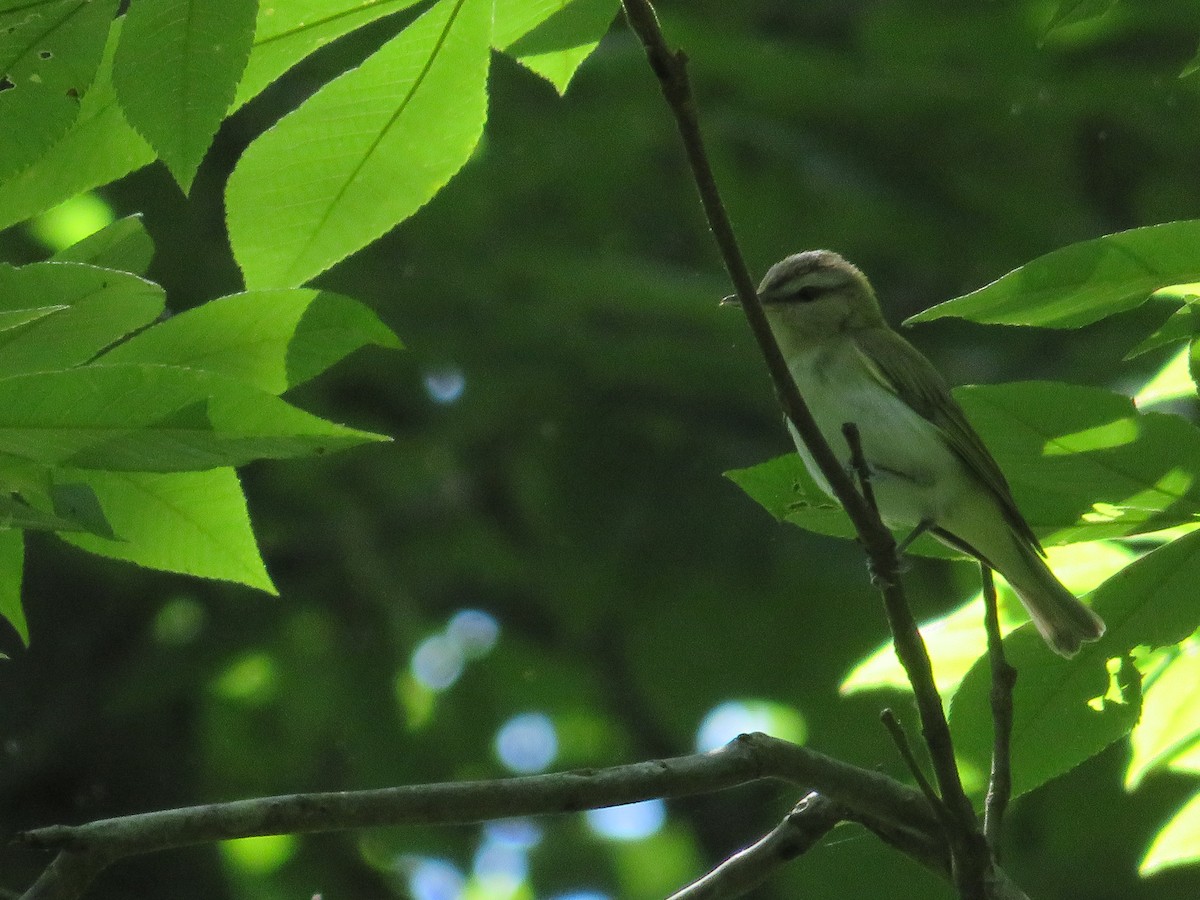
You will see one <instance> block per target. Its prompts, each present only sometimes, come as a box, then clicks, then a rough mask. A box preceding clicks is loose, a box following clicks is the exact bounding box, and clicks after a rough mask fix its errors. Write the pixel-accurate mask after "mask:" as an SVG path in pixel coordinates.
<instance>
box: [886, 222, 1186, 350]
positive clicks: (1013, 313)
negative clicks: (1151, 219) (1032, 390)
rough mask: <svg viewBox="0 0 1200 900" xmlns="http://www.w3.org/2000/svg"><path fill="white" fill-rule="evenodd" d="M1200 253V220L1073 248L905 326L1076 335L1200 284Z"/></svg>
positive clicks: (920, 315) (1138, 230) (1135, 231)
mask: <svg viewBox="0 0 1200 900" xmlns="http://www.w3.org/2000/svg"><path fill="white" fill-rule="evenodd" d="M1197 246H1200V221H1197V220H1192V221H1187V222H1170V223H1168V224H1165V225H1151V226H1148V227H1146V228H1135V229H1133V230H1132V231H1122V232H1118V233H1117V234H1110V235H1107V236H1105V237H1102V238H1097V239H1095V240H1091V241H1084V242H1083V243H1081V244H1072V245H1071V246H1069V247H1063V248H1061V249H1059V250H1055V251H1053V252H1052V253H1048V254H1046V255H1045V256H1040V257H1038V258H1037V259H1035V260H1033V261H1032V262H1030V263H1026V264H1025V265H1023V266H1021V267H1020V268H1019V269H1014V270H1013V271H1012V272H1009V273H1008V274H1007V275H1005V276H1004V277H1002V278H1000V279H998V280H996V281H993V282H992V283H991V284H989V285H987V286H986V287H982V288H980V289H979V290H977V291H974V292H972V293H970V294H966V295H965V296H962V297H957V298H955V299H953V300H947V301H946V302H945V303H939V304H938V305H937V306H934V307H932V308H930V309H927V310H925V311H924V312H922V313H918V314H917V315H915V316H912V317H910V318H909V319H908V320H907V321H906V322H905V324H906V325H911V324H914V323H917V322H930V321H933V320H934V319H941V318H944V317H946V316H957V317H959V318H962V319H970V320H971V321H973V322H985V323H993V324H1004V325H1041V326H1043V327H1048V328H1077V327H1079V326H1081V325H1087V324H1089V323H1091V322H1095V321H1098V320H1099V319H1103V318H1105V317H1106V316H1111V315H1113V314H1114V313H1118V312H1122V311H1124V310H1127V309H1132V308H1133V307H1135V306H1138V305H1139V304H1141V303H1142V302H1144V301H1145V300H1146V298H1147V297H1149V296H1150V295H1151V294H1152V293H1154V292H1155V291H1157V290H1158V289H1159V288H1161V287H1163V286H1165V285H1173V284H1184V283H1187V282H1193V281H1200V255H1198V254H1197V253H1196V247H1197Z"/></svg>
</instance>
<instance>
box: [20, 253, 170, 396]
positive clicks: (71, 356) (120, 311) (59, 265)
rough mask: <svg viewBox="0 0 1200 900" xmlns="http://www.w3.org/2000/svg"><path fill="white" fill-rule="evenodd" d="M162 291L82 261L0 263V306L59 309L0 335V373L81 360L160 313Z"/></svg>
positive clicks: (59, 366)
mask: <svg viewBox="0 0 1200 900" xmlns="http://www.w3.org/2000/svg"><path fill="white" fill-rule="evenodd" d="M164 302H165V301H164V293H163V289H162V288H161V287H159V286H158V285H157V284H154V283H153V282H150V281H146V280H145V279H143V278H139V277H138V276H137V275H132V274H130V273H128V272H115V271H113V270H111V269H99V268H96V267H95V266H89V265H84V264H82V263H64V262H44V263H32V264H30V265H28V266H22V267H21V268H19V269H15V268H13V267H12V266H8V265H3V264H0V310H3V309H9V308H12V307H13V306H14V305H16V304H22V305H24V304H31V305H34V306H42V307H45V306H51V305H60V306H62V307H63V308H62V309H60V310H57V311H55V312H52V313H50V314H48V315H45V316H40V317H37V318H35V319H33V320H31V321H29V322H27V323H25V324H24V325H21V326H19V327H15V328H10V329H8V330H7V331H4V332H2V333H0V377H2V376H4V375H19V374H21V373H24V372H39V371H46V370H50V369H64V368H67V367H69V366H75V365H79V364H81V363H85V362H87V361H88V360H90V359H91V358H92V357H94V356H95V355H96V354H97V353H99V352H100V351H101V350H103V349H104V348H106V347H108V346H109V345H110V344H112V343H113V342H114V341H116V340H118V339H120V338H122V337H124V336H125V335H126V334H128V333H129V332H131V331H133V330H135V329H137V328H141V327H142V326H143V325H146V324H148V323H150V322H153V321H154V319H155V318H156V317H157V316H158V315H159V314H160V313H161V312H162V311H163V306H164Z"/></svg>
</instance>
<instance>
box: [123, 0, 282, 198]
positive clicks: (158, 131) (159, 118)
mask: <svg viewBox="0 0 1200 900" xmlns="http://www.w3.org/2000/svg"><path fill="white" fill-rule="evenodd" d="M283 5H286V4H283ZM257 11H258V0H134V2H133V3H131V4H130V6H129V11H128V12H127V13H126V15H125V28H124V33H123V35H122V37H121V44H120V47H119V48H118V49H117V55H116V60H115V62H114V70H113V83H114V84H115V86H116V89H117V99H118V100H119V101H120V103H121V108H122V110H124V112H125V118H126V119H127V120H128V121H129V124H131V125H132V126H133V127H134V128H135V129H137V131H138V132H140V133H141V134H142V136H143V137H145V138H146V140H147V142H149V144H150V146H152V147H153V148H154V149H155V150H157V151H158V155H159V156H160V157H161V158H162V160H163V162H165V163H166V164H167V168H169V169H170V170H171V174H172V175H174V176H175V180H176V181H177V182H179V186H180V187H181V188H182V189H183V192H184V193H185V194H186V193H187V192H188V191H189V190H190V189H191V186H192V179H193V178H195V176H196V170H197V169H198V168H199V167H200V161H201V160H202V159H203V158H204V154H205V153H206V152H208V147H209V145H210V144H211V143H212V139H213V135H214V134H216V132H217V127H218V126H219V125H220V124H221V120H222V119H223V118H224V117H225V112H226V110H228V109H229V107H230V104H232V103H233V96H234V92H235V91H236V90H237V85H238V81H239V80H240V79H241V76H242V71H243V70H244V69H245V68H246V60H247V59H248V58H249V56H250V45H251V44H252V43H253V40H254V19H255V14H256V13H257Z"/></svg>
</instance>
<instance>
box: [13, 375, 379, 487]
mask: <svg viewBox="0 0 1200 900" xmlns="http://www.w3.org/2000/svg"><path fill="white" fill-rule="evenodd" d="M383 439H384V438H381V437H380V436H379V435H372V434H368V433H367V432H362V431H356V430H354V429H351V428H346V427H344V426H341V425H336V424H334V423H332V422H326V421H324V420H322V419H318V418H316V417H315V416H312V415H309V414H308V413H306V412H303V411H301V410H299V409H296V408H295V407H293V406H290V405H289V404H287V403H285V402H284V401H282V400H280V399H278V398H276V397H274V396H272V395H270V394H267V393H265V392H262V391H257V390H255V389H253V388H251V387H248V386H247V385H244V384H242V383H240V382H237V381H233V380H232V379H228V378H224V377H222V376H219V375H214V374H212V373H209V372H201V371H199V370H195V369H182V368H176V367H171V366H148V365H122V366H116V365H114V366H87V367H83V368H77V369H69V370H67V371H63V372H38V373H35V374H32V375H17V376H13V377H9V378H0V452H4V453H8V454H11V455H13V456H17V457H20V458H23V459H28V460H31V461H34V462H39V463H44V464H50V465H70V466H75V467H77V468H83V469H108V470H114V471H132V472H171V471H193V470H202V469H211V468H217V467H221V466H238V465H242V464H243V463H246V462H249V461H251V460H253V459H260V458H273V459H281V458H288V457H294V456H308V455H314V454H322V453H326V452H332V451H334V450H340V449H344V448H346V447H352V446H355V445H358V444H362V443H366V442H369V441H377V440H383Z"/></svg>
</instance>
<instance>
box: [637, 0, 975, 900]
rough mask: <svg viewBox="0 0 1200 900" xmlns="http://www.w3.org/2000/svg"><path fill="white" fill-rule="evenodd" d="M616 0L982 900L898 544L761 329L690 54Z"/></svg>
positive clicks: (641, 1)
mask: <svg viewBox="0 0 1200 900" xmlns="http://www.w3.org/2000/svg"><path fill="white" fill-rule="evenodd" d="M622 2H623V6H624V8H625V14H626V16H627V17H628V19H629V22H630V25H631V26H632V27H633V30H634V31H635V32H636V33H637V35H638V37H639V39H640V40H641V42H642V45H643V46H644V47H645V50H646V56H647V59H648V60H649V62H650V67H651V68H652V69H653V71H654V74H655V75H656V76H657V77H658V82H659V85H660V86H661V88H662V93H663V96H664V97H665V98H666V101H667V104H668V105H669V106H670V108H671V111H672V113H673V114H674V116H675V122H676V125H677V126H678V129H679V135H680V138H681V139H682V141H683V146H684V152H685V153H686V155H687V159H688V163H689V165H690V166H691V169H692V174H693V177H694V179H695V182H696V187H697V189H698V190H699V193H700V202H701V204H702V205H703V207H704V212H705V215H706V216H707V218H708V222H709V226H710V227H711V229H712V232H713V238H714V239H715V241H716V243H717V247H718V249H719V250H720V253H721V258H722V261H723V262H724V264H725V268H726V270H727V271H728V272H729V276H730V279H731V280H732V282H733V286H734V289H735V290H736V292H737V297H738V300H739V301H740V302H741V307H742V310H743V311H744V312H745V314H746V319H747V321H748V323H749V325H750V330H751V332H752V333H753V334H754V338H755V340H756V341H757V343H758V347H759V350H760V351H761V352H762V355H763V359H764V360H765V362H766V365H767V371H768V372H769V373H770V376H771V381H772V382H773V383H774V385H775V391H776V393H777V394H778V395H779V400H780V403H781V405H782V406H783V409H784V413H785V414H786V415H787V417H788V418H789V419H790V420H791V422H792V424H793V425H794V426H795V427H796V431H797V432H798V433H799V434H800V437H801V439H802V440H803V441H804V443H805V445H806V446H807V447H808V450H809V452H810V453H811V454H812V457H813V460H814V461H815V462H816V464H817V467H818V468H819V469H820V470H821V474H822V475H823V476H824V477H825V479H826V481H827V482H828V483H829V485H830V488H831V490H832V491H833V494H834V496H835V497H836V498H837V500H838V502H839V503H841V505H842V507H843V508H844V509H845V510H846V514H847V515H848V516H849V518H850V521H851V522H852V523H853V524H854V527H855V530H856V531H857V533H858V536H859V540H860V541H861V542H862V545H863V547H864V549H865V551H866V553H867V557H868V564H869V566H870V569H871V573H872V577H873V579H874V580H875V582H876V584H877V586H878V587H879V590H880V593H881V594H882V596H883V603H884V609H885V611H886V613H887V618H888V625H889V627H890V628H891V631H892V638H893V642H894V644H895V648H896V655H897V656H898V657H899V659H900V663H901V665H902V666H903V667H904V671H905V673H906V674H907V676H908V680H909V682H910V683H911V684H912V687H913V695H914V697H915V698H916V703H917V711H918V713H919V715H920V720H921V733H922V736H923V737H924V739H925V743H926V746H927V747H928V748H929V755H930V758H931V760H932V763H933V771H934V776H935V778H936V780H937V784H938V789H939V791H940V794H941V798H942V801H943V802H944V803H945V804H946V807H947V808H948V809H949V811H950V814H951V816H952V817H953V821H954V825H955V827H954V830H953V832H952V833H951V834H950V835H949V838H950V842H951V852H952V855H953V856H954V858H955V866H954V871H955V882H956V886H957V887H958V890H959V893H960V895H961V896H963V897H965V898H972V900H975V898H983V897H985V896H986V889H985V887H984V880H985V875H986V873H987V870H988V868H989V867H990V865H991V857H990V851H989V850H988V848H987V845H986V841H984V839H983V834H982V832H981V831H980V829H979V822H978V820H977V818H976V815H975V810H974V808H973V807H972V805H971V802H970V800H969V799H968V798H967V795H966V792H965V791H964V790H963V786H962V781H961V779H960V777H959V773H958V767H957V765H956V763H955V759H954V746H953V742H952V741H951V738H950V727H949V725H948V724H947V722H946V716H945V711H944V710H943V708H942V702H941V697H940V696H939V695H938V692H937V688H936V686H935V684H934V680H933V667H932V664H931V663H930V661H929V653H928V651H927V649H926V647H925V642H924V640H923V639H922V638H921V634H920V632H919V631H918V630H917V624H916V620H915V619H914V618H913V615H912V611H911V610H910V608H909V606H908V601H907V598H906V597H905V595H904V590H903V587H902V586H901V584H900V564H899V560H898V557H897V554H896V541H895V538H894V537H893V536H892V533H891V532H890V531H889V530H888V529H887V528H886V527H885V526H884V524H883V522H882V521H881V520H880V518H879V516H878V515H876V514H874V511H873V510H872V509H871V508H870V506H869V505H868V503H867V502H866V500H865V499H864V498H863V496H862V495H861V494H859V492H858V491H857V490H855V488H854V484H853V482H852V480H851V479H850V476H849V475H848V474H847V473H846V471H845V470H844V469H843V468H842V467H841V465H840V464H839V462H838V460H837V458H836V457H835V456H834V454H833V451H832V450H831V449H830V448H829V445H828V443H827V442H826V441H825V439H824V437H823V436H822V435H821V431H820V429H819V428H818V427H817V424H816V422H815V421H814V419H813V417H812V413H811V412H810V411H809V409H808V406H807V405H806V404H805V402H804V398H803V397H802V396H801V395H800V391H799V390H798V389H797V387H796V383H795V381H794V380H793V379H792V376H791V372H790V371H789V370H788V367H787V363H786V361H785V360H784V358H783V354H782V353H781V352H780V349H779V345H778V344H777V343H776V341H775V337H774V335H773V334H772V332H771V328H770V325H769V324H768V323H767V320H766V316H765V314H764V313H763V309H762V305H761V304H760V303H759V301H758V295H757V293H756V292H755V290H754V284H753V282H752V281H751V278H750V273H749V270H748V269H747V267H746V263H745V261H744V259H743V258H742V255H741V251H740V250H739V249H738V245H737V240H736V238H735V236H734V233H733V226H732V224H731V223H730V220H729V216H728V213H727V212H726V210H725V206H724V204H723V203H722V201H721V196H720V191H719V190H718V189H717V185H716V179H715V178H714V176H713V172H712V167H711V166H710V165H709V162H708V155H707V153H706V151H705V149H704V141H703V137H702V136H701V132H700V125H699V120H698V118H697V113H696V103H695V99H694V97H693V95H692V90H691V86H690V83H689V80H688V75H687V57H686V55H685V54H683V53H682V52H672V51H671V50H670V49H669V48H668V47H667V44H666V39H665V38H664V37H663V34H662V30H661V28H660V27H659V24H658V17H657V15H656V14H655V12H654V8H653V6H652V5H651V4H650V2H649V0H622Z"/></svg>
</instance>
